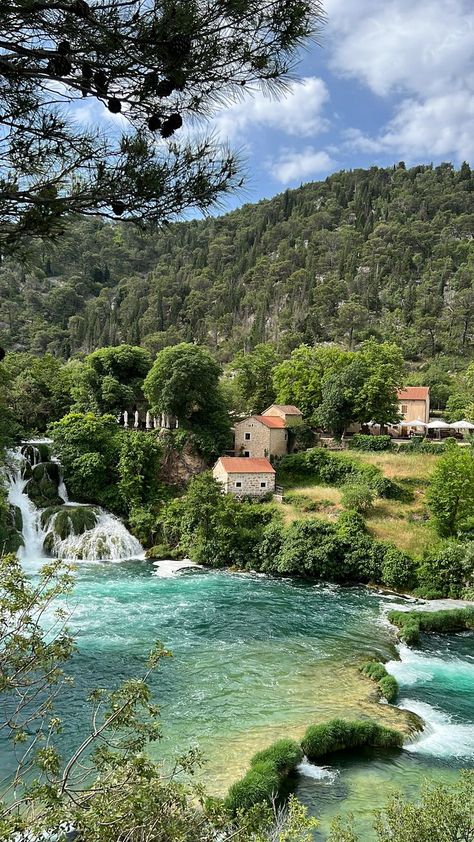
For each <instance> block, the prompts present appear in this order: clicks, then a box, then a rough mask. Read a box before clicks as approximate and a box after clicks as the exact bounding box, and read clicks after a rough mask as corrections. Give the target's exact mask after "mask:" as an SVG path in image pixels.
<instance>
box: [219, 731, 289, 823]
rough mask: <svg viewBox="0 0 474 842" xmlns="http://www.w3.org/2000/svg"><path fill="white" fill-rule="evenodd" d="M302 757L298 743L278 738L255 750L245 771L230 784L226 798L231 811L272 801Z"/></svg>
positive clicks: (281, 790) (280, 792)
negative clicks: (255, 752)
mask: <svg viewBox="0 0 474 842" xmlns="http://www.w3.org/2000/svg"><path fill="white" fill-rule="evenodd" d="M302 758H303V752H302V750H301V748H300V746H299V745H298V743H296V742H294V741H293V740H287V739H283V740H278V741H277V742H276V743H273V745H271V746H269V748H267V749H264V750H263V751H259V752H257V754H255V755H254V757H253V758H252V760H251V761H250V769H249V770H248V772H247V774H246V775H245V776H244V777H243V778H242V779H241V780H240V781H236V783H235V784H233V785H232V786H231V787H230V789H229V792H228V794H227V798H226V805H227V807H228V808H229V810H230V811H231V812H232V813H236V812H237V811H238V810H248V809H250V808H251V807H253V806H254V805H255V804H260V803H261V802H262V801H268V802H270V803H271V802H272V801H273V799H274V798H278V796H279V795H281V794H282V792H283V789H284V788H285V786H286V785H287V784H288V778H289V777H290V775H291V774H292V772H294V770H295V769H296V767H297V765H298V763H300V761H301V760H302Z"/></svg>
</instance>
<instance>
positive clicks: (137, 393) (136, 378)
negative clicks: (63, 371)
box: [71, 345, 151, 415]
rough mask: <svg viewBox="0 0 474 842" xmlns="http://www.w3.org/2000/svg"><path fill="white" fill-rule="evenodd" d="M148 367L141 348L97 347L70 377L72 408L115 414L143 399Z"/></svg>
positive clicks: (144, 353) (147, 360) (127, 346)
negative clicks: (143, 385)
mask: <svg viewBox="0 0 474 842" xmlns="http://www.w3.org/2000/svg"><path fill="white" fill-rule="evenodd" d="M150 367H151V357H150V354H149V353H148V351H146V350H145V349H144V348H138V347H134V346H132V345H117V346H114V347H111V348H99V350H97V351H94V353H93V354H89V355H88V356H87V357H86V358H85V359H84V361H83V363H81V364H80V365H78V366H76V368H75V370H74V375H73V380H72V388H71V391H72V396H73V398H74V409H75V410H77V411H79V412H94V413H96V414H98V415H104V414H106V413H111V414H114V415H116V414H117V413H120V412H123V410H125V409H127V410H128V411H130V410H131V409H132V406H133V405H134V404H135V403H136V402H137V401H140V400H143V394H142V391H141V387H142V383H143V379H144V378H145V376H146V374H147V373H148V371H149V369H150Z"/></svg>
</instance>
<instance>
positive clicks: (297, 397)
mask: <svg viewBox="0 0 474 842" xmlns="http://www.w3.org/2000/svg"><path fill="white" fill-rule="evenodd" d="M349 359H350V355H349V354H348V353H347V352H345V351H343V350H342V349H341V348H336V347H332V348H331V347H329V348H327V347H323V348H311V347H309V346H308V345H300V346H299V347H298V348H295V349H294V351H292V353H291V355H290V357H289V359H287V360H284V361H283V362H282V363H280V365H278V366H277V367H276V368H275V371H274V374H273V385H274V388H275V391H276V393H277V402H278V403H282V404H294V405H295V406H297V407H298V409H300V410H301V412H302V413H303V415H304V416H305V417H306V418H310V417H311V416H312V415H313V414H314V411H315V409H316V407H318V406H319V404H320V403H321V400H322V389H323V383H324V381H325V380H326V379H327V378H328V376H329V375H330V374H331V373H332V372H335V371H339V370H341V369H342V368H343V367H344V366H345V365H346V364H347V362H348V360H349Z"/></svg>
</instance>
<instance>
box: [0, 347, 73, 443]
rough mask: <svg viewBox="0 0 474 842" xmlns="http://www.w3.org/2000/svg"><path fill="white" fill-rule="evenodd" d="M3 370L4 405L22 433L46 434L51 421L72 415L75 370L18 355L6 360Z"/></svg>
mask: <svg viewBox="0 0 474 842" xmlns="http://www.w3.org/2000/svg"><path fill="white" fill-rule="evenodd" d="M1 370H2V373H1V377H2V378H3V384H1V383H0V385H2V388H3V389H4V390H5V391H4V392H3V402H4V405H5V409H6V410H7V411H8V414H9V417H10V418H11V420H12V421H13V425H14V427H15V426H16V427H17V429H18V431H19V430H21V431H22V432H23V433H26V432H28V431H32V430H34V431H37V432H39V433H44V432H45V430H46V427H47V425H48V423H49V422H50V421H55V420H57V419H59V418H61V416H62V415H64V414H65V413H66V412H68V410H69V408H70V406H71V403H72V397H71V369H70V368H69V367H68V366H67V365H64V364H63V363H62V362H61V360H58V359H56V358H55V357H53V356H51V354H44V355H43V356H41V357H38V356H35V355H34V354H29V353H25V352H24V353H17V352H15V353H10V354H7V355H6V356H5V359H4V361H3V363H2V365H1ZM0 413H1V408H0Z"/></svg>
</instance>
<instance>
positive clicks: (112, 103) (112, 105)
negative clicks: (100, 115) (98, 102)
mask: <svg viewBox="0 0 474 842" xmlns="http://www.w3.org/2000/svg"><path fill="white" fill-rule="evenodd" d="M107 108H108V109H109V111H110V112H111V113H112V114H119V113H120V112H121V110H122V103H121V102H120V100H119V99H117V97H116V96H113V97H111V98H110V99H109V101H108V103H107Z"/></svg>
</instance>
